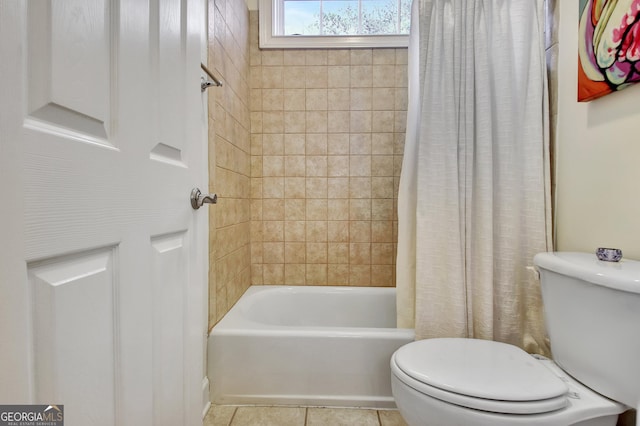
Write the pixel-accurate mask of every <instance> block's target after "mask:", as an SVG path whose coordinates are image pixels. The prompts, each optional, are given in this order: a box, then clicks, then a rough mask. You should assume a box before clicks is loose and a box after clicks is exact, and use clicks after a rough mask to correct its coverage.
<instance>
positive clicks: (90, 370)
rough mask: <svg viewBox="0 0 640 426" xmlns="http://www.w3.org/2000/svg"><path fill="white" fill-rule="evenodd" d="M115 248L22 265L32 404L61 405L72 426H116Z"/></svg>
mask: <svg viewBox="0 0 640 426" xmlns="http://www.w3.org/2000/svg"><path fill="white" fill-rule="evenodd" d="M116 254H117V248H115V247H114V248H107V249H102V250H98V251H92V252H88V253H83V254H76V255H72V256H64V257H61V258H56V259H51V260H46V261H41V262H37V263H35V264H29V265H28V266H27V270H28V276H29V283H30V289H31V292H32V302H33V303H32V306H31V311H32V317H33V319H32V321H33V345H34V348H33V349H34V351H33V353H34V373H33V387H34V395H35V402H37V403H41V404H52V403H56V404H65V405H66V407H65V413H66V419H65V420H66V421H67V422H68V424H70V425H81V424H82V425H86V424H92V425H113V424H116V419H117V415H116V400H115V394H116V377H117V369H118V366H117V365H116V360H117V359H118V355H117V354H118V346H119V345H118V341H119V338H118V323H117V318H118V316H117V311H118V306H117V304H116V302H115V301H116V300H117V290H118V285H117V276H118V273H117V270H116V265H117V259H116Z"/></svg>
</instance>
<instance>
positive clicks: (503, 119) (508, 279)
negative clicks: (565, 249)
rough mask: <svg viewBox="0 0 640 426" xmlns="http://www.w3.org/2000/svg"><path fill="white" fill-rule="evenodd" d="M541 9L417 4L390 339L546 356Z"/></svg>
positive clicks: (510, 0) (503, 3)
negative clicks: (403, 331) (475, 341)
mask: <svg viewBox="0 0 640 426" xmlns="http://www.w3.org/2000/svg"><path fill="white" fill-rule="evenodd" d="M542 8H543V2H542V0H414V6H413V12H414V13H413V15H412V29H411V43H410V47H409V69H410V72H409V81H410V82H409V109H408V114H407V116H408V118H407V136H406V142H405V152H404V160H403V163H402V174H401V178H400V190H399V195H398V260H397V291H398V326H399V327H415V329H416V338H418V339H421V338H431V337H474V338H481V339H490V340H498V341H503V342H507V343H512V344H515V345H517V346H520V347H522V348H524V349H525V350H527V351H529V352H537V353H548V344H547V340H546V334H545V329H544V322H543V317H542V303H541V299H540V289H539V283H538V281H537V279H536V277H535V275H534V273H533V271H532V270H531V269H528V268H527V267H528V266H530V265H532V259H533V256H534V255H535V254H536V253H538V252H542V251H548V250H551V248H552V242H551V211H550V191H549V185H550V177H549V146H548V136H547V134H548V107H547V98H546V93H547V92H546V69H545V61H544V47H543V28H544V22H543V16H544V15H543V13H542Z"/></svg>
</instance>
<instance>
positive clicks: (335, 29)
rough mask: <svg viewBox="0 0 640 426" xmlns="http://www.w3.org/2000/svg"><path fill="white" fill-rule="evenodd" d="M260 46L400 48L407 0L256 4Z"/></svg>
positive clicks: (264, 0) (269, 1)
mask: <svg viewBox="0 0 640 426" xmlns="http://www.w3.org/2000/svg"><path fill="white" fill-rule="evenodd" d="M259 15H260V47H262V48H331V47H341V48H345V47H404V46H407V44H408V41H409V40H408V39H409V37H408V34H409V25H410V21H411V18H410V15H411V0H260V9H259Z"/></svg>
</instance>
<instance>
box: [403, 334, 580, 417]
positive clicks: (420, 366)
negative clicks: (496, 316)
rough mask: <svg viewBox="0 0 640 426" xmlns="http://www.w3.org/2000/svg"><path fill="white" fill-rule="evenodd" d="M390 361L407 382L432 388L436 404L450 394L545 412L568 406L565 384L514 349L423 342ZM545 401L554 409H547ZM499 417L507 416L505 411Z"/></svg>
mask: <svg viewBox="0 0 640 426" xmlns="http://www.w3.org/2000/svg"><path fill="white" fill-rule="evenodd" d="M394 362H395V364H396V366H397V367H398V369H399V370H401V371H402V372H403V373H404V374H406V375H407V376H408V377H409V378H410V379H411V381H415V383H416V384H424V385H426V386H421V387H422V388H425V389H427V393H431V392H429V388H434V391H435V392H437V393H438V394H439V395H440V396H436V395H433V396H435V397H438V398H440V399H447V398H446V397H443V396H442V395H446V394H448V393H453V394H456V395H457V396H460V397H464V398H462V399H469V397H470V398H471V399H474V400H475V399H483V400H492V401H495V402H500V405H501V406H503V405H507V406H508V405H509V403H519V404H516V405H523V404H522V403H525V404H524V405H526V406H535V405H540V406H541V408H540V409H541V410H544V411H550V410H549V409H547V408H543V407H556V408H553V409H559V408H562V407H564V405H566V402H565V395H566V393H567V392H568V388H567V385H566V384H565V383H564V382H563V381H562V380H561V379H560V378H559V377H557V376H556V375H555V374H553V373H552V372H551V371H549V370H548V369H547V368H546V367H545V366H544V365H542V363H540V362H539V361H537V360H536V359H535V358H533V357H532V356H531V355H529V354H527V353H526V352H524V351H523V350H521V349H520V348H518V347H516V346H513V345H508V344H504V343H499V342H491V341H486V340H478V339H428V340H421V341H417V342H413V343H410V344H408V345H405V346H403V347H402V348H400V349H398V351H396V353H395V354H394ZM414 387H415V386H414ZM451 402H454V401H451ZM536 402H538V404H535V403H536ZM547 402H549V403H552V404H551V405H550V406H549V405H548V404H547ZM505 403H506V404H505ZM532 403H534V404H532ZM462 405H466V406H469V405H468V404H462ZM490 405H491V404H490ZM478 408H479V407H478ZM480 409H481V408H480ZM520 410H521V409H519V408H518V409H517V410H516V412H520ZM491 411H494V410H491ZM536 411H537V410H536ZM544 411H537V412H544ZM498 412H511V411H510V409H508V407H507V408H506V409H505V408H500V411H498ZM528 412H531V411H528Z"/></svg>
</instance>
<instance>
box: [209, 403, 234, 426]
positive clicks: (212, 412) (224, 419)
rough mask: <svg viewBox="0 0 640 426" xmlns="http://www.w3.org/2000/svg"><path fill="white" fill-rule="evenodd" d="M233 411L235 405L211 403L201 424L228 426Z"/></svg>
mask: <svg viewBox="0 0 640 426" xmlns="http://www.w3.org/2000/svg"><path fill="white" fill-rule="evenodd" d="M235 412H236V407H234V406H232V405H212V406H211V408H209V412H208V413H207V416H206V417H205V418H204V425H203V426H229V423H231V418H232V417H233V413H235Z"/></svg>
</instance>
